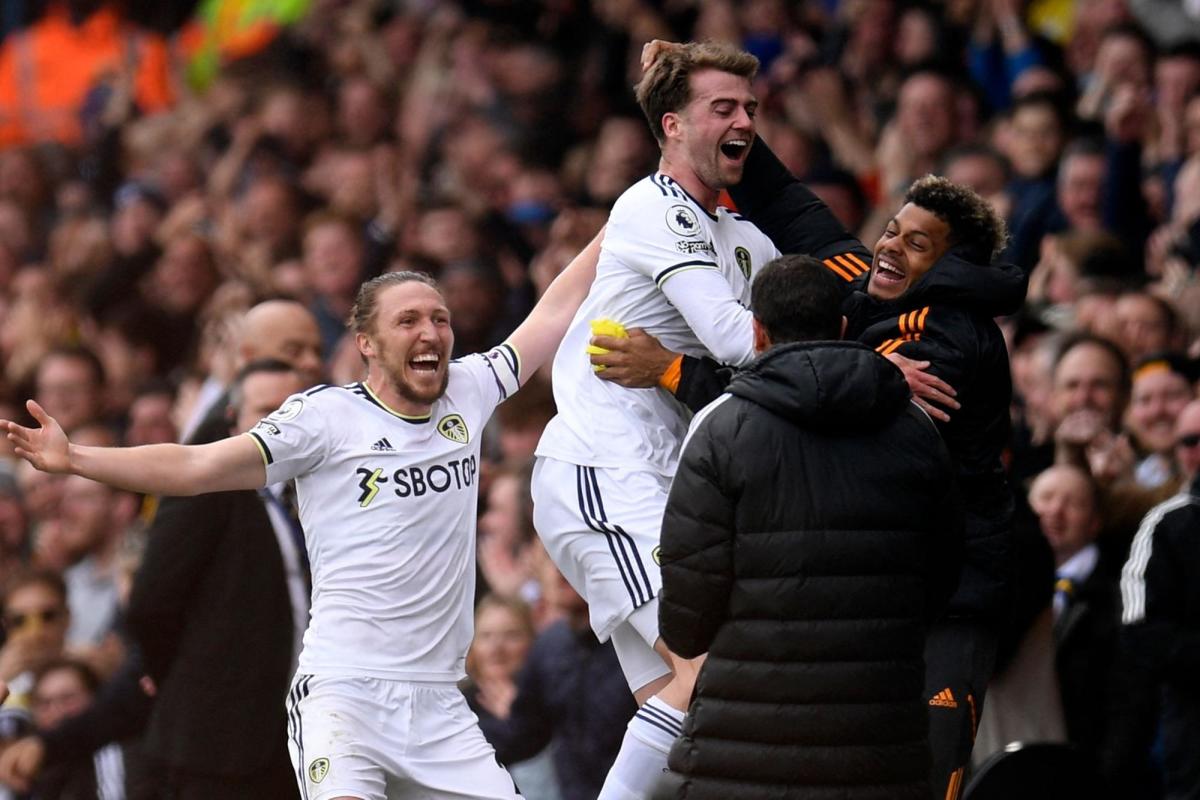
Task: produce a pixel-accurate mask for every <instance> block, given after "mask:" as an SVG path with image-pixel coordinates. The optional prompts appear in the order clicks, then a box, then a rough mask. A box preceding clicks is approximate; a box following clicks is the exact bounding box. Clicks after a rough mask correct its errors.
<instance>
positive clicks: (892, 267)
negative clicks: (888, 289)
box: [875, 256, 905, 283]
mask: <svg viewBox="0 0 1200 800" xmlns="http://www.w3.org/2000/svg"><path fill="white" fill-rule="evenodd" d="M875 276H876V277H877V278H882V279H883V280H885V281H891V282H894V283H899V282H900V281H902V280H904V277H905V276H904V270H902V269H900V268H899V267H898V266H896V264H895V263H894V262H892V261H889V260H888V259H887V258H885V257H883V256H878V257H877V258H876V259H875Z"/></svg>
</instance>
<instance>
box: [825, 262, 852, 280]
mask: <svg viewBox="0 0 1200 800" xmlns="http://www.w3.org/2000/svg"><path fill="white" fill-rule="evenodd" d="M821 263H822V264H824V265H825V266H827V267H829V268H830V269H831V270H833V271H834V272H836V273H837V274H838V275H839V276H840V277H841V278H842V280H844V281H852V280H854V276H853V275H847V274H846V271H845V270H844V269H842V268H841V267H840V266H838V265H837V263H836V262H835V261H834V260H833V259H832V258H827V259H825V260H824V261H822V262H821Z"/></svg>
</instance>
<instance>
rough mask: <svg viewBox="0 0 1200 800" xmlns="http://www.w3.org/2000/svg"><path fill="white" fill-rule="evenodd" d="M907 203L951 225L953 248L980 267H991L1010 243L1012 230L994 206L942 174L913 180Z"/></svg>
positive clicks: (907, 195)
mask: <svg viewBox="0 0 1200 800" xmlns="http://www.w3.org/2000/svg"><path fill="white" fill-rule="evenodd" d="M904 202H905V203H912V204H913V205H915V206H920V207H921V208H923V209H925V210H926V211H929V212H930V213H932V214H934V215H935V216H937V218H938V219H940V220H942V221H943V222H945V223H946V224H947V225H948V226H950V246H951V247H954V248H957V249H958V251H959V252H960V253H961V254H962V256H963V257H964V258H966V259H967V260H968V261H973V262H975V263H977V264H990V263H992V259H994V258H995V257H996V256H997V255H999V253H1000V251H1001V250H1003V249H1004V245H1005V244H1007V243H1008V227H1007V226H1006V225H1005V224H1004V220H1003V219H1001V218H1000V215H999V214H997V213H996V212H995V211H994V210H993V209H992V207H991V205H990V204H989V203H988V202H987V201H986V200H984V199H983V198H982V197H980V196H979V195H977V194H976V193H975V192H973V191H971V190H970V189H968V188H967V187H965V186H961V185H959V184H957V183H953V182H951V181H949V180H947V179H946V178H943V177H941V176H938V175H926V176H925V177H923V178H918V179H917V180H915V181H913V184H912V186H909V187H908V191H907V192H906V193H905V195H904Z"/></svg>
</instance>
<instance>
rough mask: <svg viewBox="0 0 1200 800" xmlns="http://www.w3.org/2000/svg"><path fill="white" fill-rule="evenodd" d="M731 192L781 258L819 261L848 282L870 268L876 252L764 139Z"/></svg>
mask: <svg viewBox="0 0 1200 800" xmlns="http://www.w3.org/2000/svg"><path fill="white" fill-rule="evenodd" d="M729 193H730V195H731V196H732V197H733V200H734V202H735V203H737V207H738V211H739V212H740V213H741V214H742V215H743V216H745V217H746V218H747V219H748V220H750V221H751V222H753V223H754V224H755V225H756V226H758V228H759V230H761V231H762V232H763V233H765V234H766V235H767V236H768V237H770V239H771V241H772V242H773V243H774V244H775V247H776V248H778V249H779V251H780V252H781V253H804V254H807V255H810V256H813V257H814V258H817V259H820V260H821V261H824V262H825V265H826V266H827V267H829V268H830V269H831V270H833V271H834V272H835V273H836V274H837V275H838V277H841V278H843V279H844V280H846V281H847V282H849V281H851V280H853V279H854V278H856V277H858V276H859V275H861V274H862V273H863V272H864V271H865V270H866V268H867V267H868V266H869V265H870V263H871V251H870V250H868V249H867V248H866V247H864V246H863V243H862V242H860V241H859V240H858V239H857V238H856V237H855V236H854V235H853V234H852V233H850V232H849V231H847V230H846V229H845V227H843V225H842V223H840V222H839V221H838V219H837V217H835V216H834V215H833V212H832V211H830V210H829V206H827V205H825V203H824V202H822V201H821V199H820V198H819V197H817V196H816V195H815V194H813V193H812V191H810V190H809V189H808V187H806V186H805V185H804V184H803V183H801V182H800V181H799V180H798V179H797V178H796V177H795V176H794V175H792V174H791V173H790V172H788V170H787V167H785V166H784V165H783V163H782V162H781V161H780V160H779V159H778V158H777V157H776V156H775V154H774V153H772V152H771V149H770V148H769V147H767V145H766V143H765V142H763V141H762V140H761V139H759V140H758V141H756V142H755V143H754V146H753V147H751V148H750V155H749V157H748V158H747V159H746V169H745V171H744V172H743V174H742V180H741V183H739V184H738V185H736V186H734V187H731V188H730V190H729ZM848 285H849V284H848V283H847V286H848Z"/></svg>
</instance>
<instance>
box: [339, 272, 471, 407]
mask: <svg viewBox="0 0 1200 800" xmlns="http://www.w3.org/2000/svg"><path fill="white" fill-rule="evenodd" d="M356 339H357V342H358V349H359V352H361V353H362V354H363V356H365V357H366V359H367V369H368V375H369V377H373V378H378V379H381V380H382V382H383V383H384V384H385V385H387V386H389V387H390V388H391V389H393V390H394V391H395V392H396V394H397V395H398V396H399V401H400V407H399V408H397V409H396V410H397V411H400V412H401V413H404V414H412V415H414V416H423V415H425V414H428V413H429V407H430V406H431V405H432V404H433V403H434V401H436V400H437V399H438V398H439V397H441V396H442V394H443V393H444V392H445V391H446V383H447V381H448V380H449V378H450V372H449V369H450V351H451V350H452V349H453V348H454V333H453V332H452V331H451V330H450V311H449V310H448V309H447V308H446V302H445V300H444V299H443V298H442V295H441V294H440V293H439V292H438V290H437V289H435V288H433V287H432V286H429V285H428V284H425V283H420V282H418V281H405V282H404V283H397V284H394V285H392V286H387V287H385V288H383V289H381V290H380V291H379V295H378V298H377V301H376V306H375V314H374V316H373V318H372V320H371V324H370V326H369V328H368V330H367V331H366V332H364V333H359V334H357V336H356Z"/></svg>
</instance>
